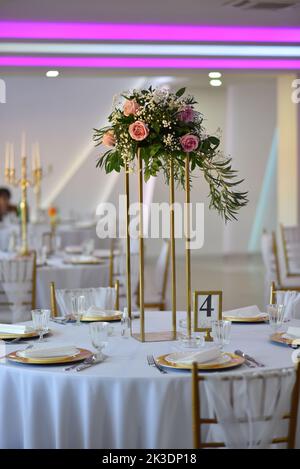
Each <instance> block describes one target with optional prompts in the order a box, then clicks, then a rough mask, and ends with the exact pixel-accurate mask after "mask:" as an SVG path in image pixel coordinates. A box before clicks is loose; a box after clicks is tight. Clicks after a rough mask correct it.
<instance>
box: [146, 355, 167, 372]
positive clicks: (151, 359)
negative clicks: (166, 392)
mask: <svg viewBox="0 0 300 469" xmlns="http://www.w3.org/2000/svg"><path fill="white" fill-rule="evenodd" d="M147 361H148V365H149V366H152V367H153V368H157V369H158V371H159V372H160V373H163V374H167V371H166V370H164V368H162V367H161V366H160V365H158V364H157V363H156V361H155V360H154V357H153V355H147Z"/></svg>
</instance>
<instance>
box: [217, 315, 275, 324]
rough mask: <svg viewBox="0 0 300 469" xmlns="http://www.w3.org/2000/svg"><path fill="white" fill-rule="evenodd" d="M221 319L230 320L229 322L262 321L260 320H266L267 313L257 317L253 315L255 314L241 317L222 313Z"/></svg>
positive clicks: (267, 318)
mask: <svg viewBox="0 0 300 469" xmlns="http://www.w3.org/2000/svg"><path fill="white" fill-rule="evenodd" d="M223 319H225V320H227V321H231V322H246V323H262V322H266V321H268V320H269V317H268V315H267V314H266V315H264V316H259V317H255V316H252V317H251V316H249V317H241V316H226V315H223Z"/></svg>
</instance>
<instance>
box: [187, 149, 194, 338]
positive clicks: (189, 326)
mask: <svg viewBox="0 0 300 469" xmlns="http://www.w3.org/2000/svg"><path fill="white" fill-rule="evenodd" d="M190 201H191V200H190V157H189V155H188V153H187V154H186V160H185V204H186V205H185V209H186V210H185V238H186V240H185V272H186V314H187V335H188V337H191V335H192V304H191V298H192V287H191V250H190Z"/></svg>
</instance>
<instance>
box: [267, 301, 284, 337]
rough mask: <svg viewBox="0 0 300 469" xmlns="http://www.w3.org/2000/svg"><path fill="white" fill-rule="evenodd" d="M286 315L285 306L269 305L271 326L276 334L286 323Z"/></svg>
mask: <svg viewBox="0 0 300 469" xmlns="http://www.w3.org/2000/svg"><path fill="white" fill-rule="evenodd" d="M284 313H285V306H284V305H281V304H272V305H271V304H270V305H267V314H268V316H269V324H270V326H271V327H272V329H273V330H274V331H275V332H277V331H278V330H279V329H280V328H281V326H282V324H283V322H284Z"/></svg>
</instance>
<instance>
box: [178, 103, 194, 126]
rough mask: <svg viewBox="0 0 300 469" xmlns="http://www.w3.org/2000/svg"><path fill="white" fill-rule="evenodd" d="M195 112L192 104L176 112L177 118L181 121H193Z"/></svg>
mask: <svg viewBox="0 0 300 469" xmlns="http://www.w3.org/2000/svg"><path fill="white" fill-rule="evenodd" d="M195 115H196V112H195V111H194V109H193V108H192V106H186V107H185V108H184V109H183V110H182V111H179V113H178V119H179V120H180V121H182V122H193V121H194V119H195Z"/></svg>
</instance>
